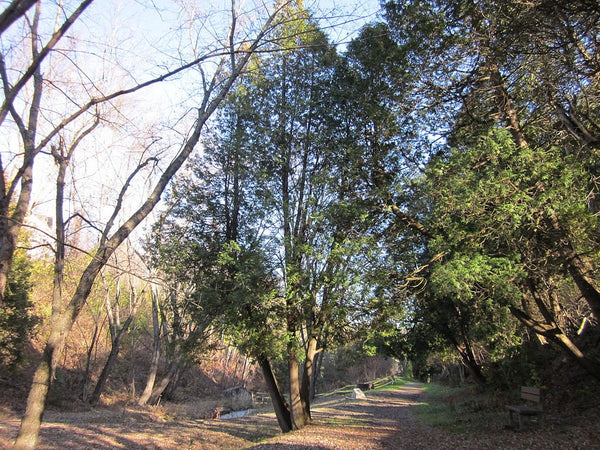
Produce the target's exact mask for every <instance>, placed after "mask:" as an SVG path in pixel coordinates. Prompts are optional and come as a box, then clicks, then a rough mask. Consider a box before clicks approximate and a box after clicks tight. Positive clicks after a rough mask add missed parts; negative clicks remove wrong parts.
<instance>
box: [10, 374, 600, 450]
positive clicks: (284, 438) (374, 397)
mask: <svg viewBox="0 0 600 450" xmlns="http://www.w3.org/2000/svg"><path fill="white" fill-rule="evenodd" d="M366 396H367V398H366V399H363V400H360V399H353V398H348V397H347V396H340V395H330V396H326V397H322V398H320V399H318V400H317V401H316V402H315V404H314V405H313V409H312V411H313V419H314V420H313V423H312V424H311V425H309V426H307V427H305V428H304V429H302V430H300V431H297V432H293V433H287V434H282V433H280V432H279V428H278V426H277V421H276V419H275V416H274V414H273V413H272V412H268V411H259V412H258V413H257V414H254V415H252V416H246V417H242V418H238V419H212V420H195V419H192V418H190V417H183V416H179V415H177V414H171V415H169V414H157V412H156V411H152V410H147V409H146V410H142V409H139V408H133V407H131V408H128V407H115V406H113V407H110V408H109V407H97V408H94V409H90V410H88V411H78V412H59V411H53V410H49V411H47V413H46V415H45V416H44V424H43V425H42V430H41V438H40V445H39V447H38V448H39V449H40V450H43V449H61V450H68V449H178V450H184V449H208V450H211V449H248V448H252V449H259V450H264V449H287V450H309V449H316V450H326V449H343V450H353V449H360V450H368V449H483V448H485V449H490V448H491V449H508V448H510V449H542V448H543V449H554V448H556V449H600V439H599V437H600V435H599V431H598V422H597V416H595V417H587V418H586V417H578V418H574V417H572V416H571V417H566V418H565V417H556V416H551V417H547V418H546V420H545V421H544V424H543V425H541V426H532V427H530V428H528V429H526V430H524V431H519V432H516V431H512V430H508V429H506V428H505V422H506V418H505V416H504V415H503V414H501V413H500V412H498V413H497V415H496V417H497V418H498V420H483V421H482V422H481V423H480V424H478V425H477V430H476V431H475V432H473V431H472V430H471V431H469V429H468V428H467V431H465V428H464V427H463V426H461V425H460V423H461V419H464V418H461V417H460V414H457V416H459V417H456V424H457V425H456V426H445V427H441V428H440V427H432V426H430V425H427V424H426V423H425V422H423V421H422V420H420V419H419V418H418V417H419V416H418V415H417V414H415V412H417V410H418V408H419V407H420V406H422V405H424V404H425V402H427V400H428V399H427V398H426V394H425V393H424V390H423V386H422V385H420V384H418V383H407V384H405V385H403V386H394V387H392V388H388V389H383V390H376V391H367V392H366ZM502 419H504V420H502ZM463 421H464V420H463ZM18 425H19V420H18V418H17V417H16V416H15V415H14V414H12V413H8V412H6V411H4V412H2V411H0V448H10V445H11V442H12V440H13V439H14V437H15V436H16V433H17V430H18Z"/></svg>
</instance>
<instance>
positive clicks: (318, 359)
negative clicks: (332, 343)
mask: <svg viewBox="0 0 600 450" xmlns="http://www.w3.org/2000/svg"><path fill="white" fill-rule="evenodd" d="M321 350H323V348H321ZM323 355H324V352H323V351H320V352H318V353H317V354H316V355H315V361H314V363H313V366H314V369H313V372H312V377H311V378H312V380H311V382H310V400H311V402H312V400H313V399H314V398H315V395H316V393H317V380H318V378H319V373H320V372H321V364H323Z"/></svg>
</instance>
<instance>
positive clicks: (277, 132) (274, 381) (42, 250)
mask: <svg viewBox="0 0 600 450" xmlns="http://www.w3.org/2000/svg"><path fill="white" fill-rule="evenodd" d="M13 3H14V4H18V3H26V2H11V4H13ZM42 3H43V2H42ZM86 3H88V4H89V3H91V2H82V3H81V5H80V6H85V7H87V5H85V4H86ZM36 8H37V9H36ZM34 10H35V12H34ZM7 11H8V8H7ZM273 11H274V12H272V14H271V15H270V16H269V17H268V19H267V21H266V22H265V24H266V25H265V27H263V28H262V29H261V30H260V31H258V32H257V34H255V35H254V37H253V38H252V39H250V38H245V39H241V40H236V39H237V35H236V34H235V33H234V30H236V31H237V29H236V28H235V24H236V20H233V19H232V20H231V26H230V28H228V33H225V34H224V37H223V39H222V40H221V41H219V42H220V43H222V42H225V44H224V47H223V48H224V49H225V50H222V51H221V50H219V49H214V48H213V49H211V50H210V51H211V52H212V53H210V55H211V58H212V57H214V58H221V59H220V60H219V61H220V63H219V64H215V67H217V68H216V69H214V68H213V69H212V70H214V71H215V72H212V75H210V73H209V72H207V69H203V68H198V67H200V65H201V62H203V61H205V60H208V59H209V58H208V56H206V55H201V56H198V53H197V49H195V52H194V53H193V54H194V58H195V59H194V58H192V59H191V61H192V63H188V62H185V64H184V63H180V64H181V65H180V66H179V67H180V68H178V69H173V70H171V72H169V74H173V75H177V76H178V77H179V78H178V83H179V85H183V86H184V87H183V91H182V92H183V93H182V92H178V93H177V94H175V93H174V92H175V91H174V90H171V89H175V88H173V87H171V88H169V90H167V91H165V92H166V94H165V93H163V96H162V97H161V98H162V99H163V100H162V101H163V102H164V105H163V104H161V105H159V106H163V108H164V111H163V113H164V114H163V115H161V114H160V113H161V112H160V111H156V112H152V113H148V114H147V116H146V117H145V118H144V120H149V119H150V116H151V118H152V120H156V122H155V123H154V124H153V125H152V126H150V125H148V123H147V122H136V120H137V119H136V117H137V116H136V114H135V111H136V108H137V109H138V110H139V105H140V104H142V105H144V108H148V105H151V104H152V102H150V103H143V101H142V100H141V99H136V100H135V102H134V105H128V104H127V100H119V101H114V100H113V99H114V98H119V99H120V98H121V95H124V98H125V99H127V98H128V97H127V96H126V95H125V91H126V89H125V88H124V87H122V86H119V84H118V83H119V82H122V81H123V80H126V81H131V80H137V78H136V77H135V76H134V75H135V74H134V73H130V74H129V75H130V76H129V75H128V76H124V77H123V78H122V79H118V80H113V81H114V82H116V83H117V85H116V86H117V87H118V89H115V90H114V92H115V93H119V94H118V96H116V95H115V96H111V95H107V94H106V92H107V91H106V90H105V88H104V87H102V88H100V87H99V86H100V84H99V83H100V81H96V82H94V81H93V79H92V78H91V75H90V76H89V77H88V76H87V75H86V77H87V78H85V77H83V76H81V74H82V73H83V70H84V69H83V68H81V67H78V69H77V70H79V71H80V72H78V74H79V75H78V76H77V77H75V76H72V75H69V79H68V80H66V79H65V78H64V77H65V76H66V74H67V73H68V70H67V68H69V67H70V66H69V65H70V64H73V65H76V58H75V56H77V55H78V52H79V51H81V52H82V53H83V52H84V50H85V46H84V44H83V43H81V44H80V42H83V40H82V41H77V40H76V39H71V40H70V42H71V46H70V47H69V48H64V49H63V48H59V47H57V48H54V49H53V50H52V54H54V53H55V54H56V56H53V59H47V60H45V62H44V64H46V65H47V66H46V65H44V66H41V65H40V63H39V62H38V63H37V65H36V63H35V61H36V58H38V59H39V55H40V54H43V50H44V49H45V47H44V48H42V49H41V48H37V44H35V43H36V42H37V40H36V39H38V38H39V40H40V41H42V40H43V39H42V37H43V33H42V32H41V31H39V30H38V28H37V27H38V26H40V25H39V24H38V20H39V19H40V17H41V18H43V17H44V16H43V15H40V14H41V13H40V8H39V6H38V7H34V8H33V9H31V10H30V11H29V12H27V13H25V14H26V15H25V16H24V17H27V18H28V20H23V21H22V22H23V23H22V24H21V25H19V26H20V28H19V30H18V32H17V31H15V28H10V30H13V33H12V34H8V33H7V32H5V31H3V33H4V34H3V36H2V47H3V59H2V65H1V67H0V75H2V82H3V85H4V96H5V101H4V104H3V106H2V111H1V112H2V114H3V115H2V116H0V118H1V119H2V127H3V133H4V135H6V136H9V135H10V133H16V134H15V136H16V137H14V138H12V137H10V138H9V137H7V138H6V139H5V140H6V142H9V143H10V144H11V145H14V143H15V142H16V143H18V145H19V146H20V147H18V148H20V150H19V149H16V150H11V152H12V153H9V152H6V156H5V151H4V150H3V153H2V158H3V159H2V163H3V171H4V178H3V180H4V181H3V183H2V189H3V191H2V195H3V204H2V208H3V219H2V220H3V224H2V227H3V233H4V234H5V236H3V238H2V239H3V243H2V255H0V256H2V258H4V259H2V263H3V266H2V267H5V268H6V267H9V268H10V272H9V273H7V274H6V277H5V286H2V289H3V292H4V295H3V298H2V300H1V306H2V309H1V311H0V341H1V346H0V358H1V364H2V378H1V382H2V383H3V385H4V386H6V387H7V389H5V390H4V392H11V404H12V406H13V407H16V408H22V407H23V408H24V405H25V397H26V392H27V391H28V389H29V386H24V385H23V382H22V380H23V379H27V380H29V379H30V377H31V376H32V375H31V370H33V369H30V367H32V366H33V365H35V364H36V361H38V360H39V359H40V355H43V358H42V360H44V358H46V360H47V367H48V368H49V369H48V370H47V372H48V373H51V374H52V375H51V376H50V377H49V378H48V380H52V382H50V381H47V382H46V385H47V386H48V387H49V388H50V390H49V395H50V397H49V398H50V401H52V402H64V401H65V400H66V401H67V402H69V403H71V404H72V403H73V402H74V401H75V399H77V400H76V401H78V402H84V403H91V404H97V403H99V402H105V403H107V402H108V403H110V402H115V401H136V402H138V403H139V404H140V405H143V404H153V403H156V402H158V401H160V400H161V399H163V401H164V400H168V399H177V398H180V399H181V398H186V397H187V398H189V397H190V396H191V397H193V396H198V395H205V394H209V393H211V392H212V393H213V394H214V393H215V392H217V391H219V390H221V389H224V388H226V387H231V386H232V385H237V384H243V385H246V386H247V387H248V388H250V389H254V390H266V391H268V392H269V394H270V397H271V400H272V402H273V405H274V407H275V411H276V413H277V418H278V421H279V424H280V426H281V428H282V430H283V431H288V430H291V429H297V428H301V427H302V426H303V425H304V424H305V423H306V422H307V421H308V420H309V419H310V400H311V398H312V396H313V395H314V393H315V390H325V389H329V388H332V387H334V386H336V385H341V384H345V383H354V382H357V381H367V380H369V379H372V378H375V377H377V376H381V375H383V374H390V373H394V374H396V373H400V372H401V373H403V374H408V375H410V376H414V377H416V378H418V379H421V380H432V379H435V380H441V381H446V382H449V383H475V384H477V385H479V386H482V387H484V388H485V389H490V390H494V389H496V390H507V389H512V388H514V387H515V386H519V385H523V384H531V385H537V386H548V385H557V386H562V387H561V388H560V389H558V390H556V391H555V392H557V393H556V394H555V395H556V399H555V400H556V401H562V400H564V399H565V398H567V397H569V396H570V397H574V396H575V397H576V396H577V395H574V393H576V392H583V391H585V389H589V388H590V387H593V386H597V385H598V381H599V380H600V353H599V348H600V346H599V345H598V344H599V343H600V342H599V341H600V328H599V323H598V318H599V317H600V283H599V282H598V267H599V262H600V245H599V239H600V223H599V217H598V216H599V211H600V199H599V198H600V197H599V196H600V193H599V192H600V178H599V177H600V78H599V77H600V54H599V39H600V34H599V32H600V28H599V26H598V24H599V18H600V8H598V4H597V2H596V1H594V0H577V1H569V2H555V1H549V0H535V1H527V2H525V1H521V0H509V1H502V2H496V1H487V0H482V1H471V0H465V1H445V0H421V1H419V0H412V1H398V2H396V1H390V2H385V3H384V4H383V5H382V15H381V17H380V18H379V19H378V20H373V21H372V22H371V23H369V24H367V25H365V26H364V27H363V28H362V29H361V30H360V32H359V33H358V34H357V35H356V37H354V38H353V39H352V40H351V41H350V42H345V43H340V42H336V43H334V42H331V40H330V37H328V34H327V33H326V31H327V30H326V29H324V28H323V27H322V23H323V22H322V20H321V19H322V18H321V17H319V16H317V15H316V14H315V13H314V12H313V10H311V9H310V8H306V7H305V6H304V4H303V2H301V1H293V2H277V3H276V4H275V5H274V9H273ZM73 14H75V13H73ZM59 16H60V15H59ZM61 17H62V16H61ZM194 17H195V18H196V19H198V17H197V16H193V15H192V18H194ZM207 17H212V16H207ZM232 17H234V19H235V16H232ZM192 22H193V21H192ZM192 22H190V23H192ZM17 23H19V24H20V23H21V22H17ZM65 23H66V22H65ZM9 26H10V24H9ZM32 36H33V37H32ZM32 42H33V44H32ZM342 44H343V45H342ZM28 45H29V46H31V47H32V48H29V49H28V50H27V46H28ZM78 45H81V46H82V47H81V50H80V48H79V47H78ZM234 47H235V48H234ZM27 52H29V53H27ZM26 54H30V55H29V57H30V58H31V59H30V60H27V59H26V58H25V56H24V55H26ZM222 55H225V56H224V57H223V56H222ZM117 56H118V55H117ZM181 57H182V58H183V56H181ZM61 58H64V59H62V60H61ZM24 60H25V63H23V61H24ZM27 61H30V62H31V61H33V63H31V65H30V66H28V65H27V64H28V63H27ZM116 61H118V57H117V58H116ZM23 64H24V65H23ZM27 67H29V68H30V72H31V73H29V72H27V70H28V69H27ZM41 67H43V68H44V69H46V70H41ZM158 67H161V66H158V65H157V66H155V68H158ZM189 68H192V69H193V70H196V72H194V75H193V76H192V75H189V74H188V72H185V70H187V69H189ZM184 69H185V70H184ZM28 73H29V75H28ZM152 73H156V70H154V71H153V72H152ZM180 73H183V74H188V75H179V74H180ZM169 76H171V75H169ZM211 76H212V78H211ZM194 77H195V78H194ZM84 78H85V79H84ZM163 78H167V77H163ZM21 80H23V81H22V86H27V89H24V90H23V91H21V90H20V89H21V88H19V89H16V88H17V87H18V86H19V83H21ZM153 80H154V81H153V82H152V83H149V84H153V83H154V82H157V83H158V82H159V81H162V79H161V76H157V78H156V79H153ZM67 81H68V82H67ZM94 83H97V84H94ZM137 83H138V84H136V85H135V86H136V88H135V89H130V92H131V93H134V92H137V91H138V90H140V91H142V92H143V89H142V88H143V87H145V85H144V83H140V82H139V81H137ZM198 86H199V87H198ZM194 89H196V91H195V90H194ZM95 90H97V92H96V91H95ZM53 91H54V92H53ZM49 92H50V93H49ZM57 92H58V93H57ZM86 92H87V94H86ZM128 92H129V91H128ZM98 93H102V95H103V96H102V97H101V99H102V101H99V100H98V99H99V98H100V97H98V95H99V94H98ZM44 95H48V98H47V99H46V97H44ZM76 95H78V96H79V97H77V99H78V100H77V102H76V103H77V105H79V109H78V110H77V111H81V112H80V113H79V115H78V116H77V117H75V118H73V119H70V120H71V122H65V121H66V119H67V118H71V117H72V115H69V114H70V113H69V114H68V113H67V111H68V108H67V106H69V105H68V103H69V102H66V101H65V99H74V98H76ZM85 95H88V97H87V98H88V100H85V99H86V96H85ZM61 96H62V97H61ZM57 98H62V100H60V101H58V100H57ZM82 98H83V99H84V100H81V99H82ZM89 98H92V99H95V100H94V101H90V100H89ZM173 98H176V99H177V100H176V101H174V103H177V101H180V100H181V99H182V98H185V100H181V102H184V101H194V102H196V106H195V107H194V108H193V111H195V112H194V113H190V112H189V111H191V110H192V109H186V108H187V106H188V105H186V104H184V103H181V104H179V106H180V107H181V109H179V110H173V111H171V110H168V108H167V106H168V104H169V102H170V101H171V100H173ZM147 100H148V99H147V98H144V101H147ZM45 102H47V103H45ZM120 102H122V103H120ZM136 102H137V103H136ZM63 103H67V105H64V107H65V110H61V108H62V107H63ZM159 103H160V102H159ZM48 105H52V106H48ZM81 105H83V106H81ZM90 105H92V106H94V105H100V107H97V106H94V107H92V106H90ZM182 111H186V112H185V113H182V114H183V115H180V116H177V113H181V112H182ZM186 114H187V115H186ZM173 117H177V119H176V120H173ZM155 118H156V119H155ZM45 133H47V134H45ZM117 134H118V135H119V137H118V138H116V139H115V138H114V136H115V135H117ZM107 136H112V138H113V139H114V140H113V143H112V144H111V146H110V149H111V150H110V151H109V153H108V156H107V155H104V156H102V155H103V154H102V153H101V151H102V150H103V149H102V141H103V139H104V140H105V141H106V139H107ZM94 137H95V140H94V139H93V138H94ZM92 141H93V142H92ZM86 145H87V146H88V147H87V149H86V148H84V147H86ZM11 148H13V147H11ZM120 148H128V149H129V150H130V151H131V154H128V156H129V158H130V159H127V160H125V159H123V161H127V162H121V161H117V160H115V159H114V158H116V155H119V153H118V151H119V149H120ZM178 149H179V150H178ZM194 149H196V151H193V150H194ZM76 150H77V151H76ZM126 153H127V152H125V151H123V154H126ZM90 155H93V156H90ZM99 155H100V156H99ZM110 155H112V158H113V159H112V160H111V156H110ZM173 155H175V156H173ZM42 158H46V159H47V161H46V162H51V163H52V164H53V165H54V169H53V170H52V172H51V174H52V177H54V180H53V183H54V184H53V185H51V186H53V187H52V188H51V189H50V190H51V191H52V194H55V198H54V203H55V205H56V206H55V208H54V212H53V213H52V214H50V215H48V216H44V218H43V219H44V220H45V223H41V222H40V216H39V215H37V216H36V215H35V214H33V213H32V209H33V208H31V206H30V201H31V198H32V197H31V193H28V191H27V190H28V189H30V187H29V185H30V184H31V182H32V181H31V180H32V179H33V175H32V174H33V173H34V172H33V160H34V159H36V160H37V159H42ZM119 158H124V157H123V156H121V155H120V156H119ZM171 158H173V161H175V162H176V167H175V166H173V163H166V162H165V161H170V160H171ZM110 161H112V162H111V163H110V164H108V162H110ZM36 164H37V163H36ZM109 165H110V166H111V167H113V170H114V171H115V172H114V173H117V174H119V175H118V176H117V175H114V174H113V175H114V176H115V178H114V183H113V186H112V189H113V190H112V191H110V190H108V188H107V186H108V187H110V186H111V183H112V182H111V181H108V182H107V183H106V180H107V179H109V178H110V177H111V173H112V172H111V173H109V172H108V171H107V169H106V168H107V167H108V166H109ZM92 173H100V174H101V176H102V177H104V179H105V184H102V189H100V190H97V189H96V188H97V187H98V185H96V184H94V183H95V182H89V181H88V179H91V176H92V175H91V174H92ZM142 178H143V180H142ZM140 180H141V181H140ZM155 180H158V181H155ZM154 182H156V183H158V184H157V186H159V187H160V189H158V190H157V189H154V190H152V188H148V186H153V184H152V183H154ZM121 185H122V186H123V187H122V188H121ZM54 186H55V187H56V190H55V191H54ZM163 193H164V195H162V201H160V202H159V198H161V194H163ZM104 198H106V199H108V201H107V203H106V204H101V203H102V201H103V199H104ZM139 199H142V200H141V201H140V200H139ZM139 205H141V206H140V209H139V210H136V208H137V207H138V206H139ZM126 206H129V207H131V208H132V210H133V211H135V212H134V213H133V214H132V216H131V218H130V219H127V217H128V216H127V215H124V213H123V211H124V210H125V208H126ZM155 206H156V207H155ZM112 208H114V210H113V209H112ZM150 211H152V214H150ZM26 216H27V217H26ZM147 216H148V218H147V219H146V222H143V223H144V224H145V228H144V227H143V226H142V227H138V228H137V229H136V227H137V225H139V224H140V223H142V221H143V220H144V218H146V217H147ZM15 224H16V225H18V227H16V228H15ZM23 224H27V225H26V226H25V225H23ZM118 224H122V225H118ZM48 225H51V226H48ZM113 227H114V228H115V230H113ZM133 230H136V232H135V233H133ZM111 233H112V234H111ZM17 235H18V240H17ZM11 236H12V237H11ZM11 239H12V240H11ZM69 324H70V325H69ZM48 336H50V338H48ZM40 367H41V366H38V369H37V372H36V374H38V375H39V374H40V373H41V372H40ZM23 374H26V375H27V376H26V377H25V376H24V375H23ZM38 375H36V376H38ZM36 379H37V378H36ZM50 384H51V386H50ZM565 386H567V387H565ZM579 388H581V390H578V389H579ZM13 393H14V395H13ZM29 395H30V400H29V403H28V408H30V406H31V405H33V403H34V400H32V394H31V393H30V394H29ZM178 396H179V397H178ZM6 400H7V399H5V401H6ZM31 407H32V408H33V406H31Z"/></svg>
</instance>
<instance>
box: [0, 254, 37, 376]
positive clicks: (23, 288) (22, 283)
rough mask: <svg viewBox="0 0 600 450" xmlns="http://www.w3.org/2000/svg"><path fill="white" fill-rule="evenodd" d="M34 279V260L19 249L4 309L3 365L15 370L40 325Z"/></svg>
mask: <svg viewBox="0 0 600 450" xmlns="http://www.w3.org/2000/svg"><path fill="white" fill-rule="evenodd" d="M30 276H31V261H30V259H29V257H28V255H27V253H26V252H25V250H22V249H17V251H16V252H15V254H14V257H13V264H12V267H11V272H10V274H9V283H8V285H7V290H6V293H5V296H4V303H3V304H2V308H1V309H0V365H1V366H5V367H9V368H15V367H16V366H17V365H19V364H20V363H21V362H22V358H23V349H24V346H25V345H26V343H27V340H28V338H29V337H30V336H31V333H32V331H33V327H34V325H35V324H36V323H37V319H36V317H34V316H33V315H32V313H31V307H32V304H31V301H30V299H29V292H30V290H31V282H30Z"/></svg>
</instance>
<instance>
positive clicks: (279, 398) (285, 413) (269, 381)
mask: <svg viewBox="0 0 600 450" xmlns="http://www.w3.org/2000/svg"><path fill="white" fill-rule="evenodd" d="M257 362H258V365H259V366H260V369H261V371H262V374H263V377H264V378H265V383H266V385H267V390H268V391H269V396H270V397H271V402H272V403H273V408H274V409H275V416H276V417H277V422H278V423H279V428H281V431H283V432H284V433H287V432H289V431H292V416H291V413H290V407H289V406H288V404H287V403H286V401H285V398H284V397H283V395H282V394H281V390H280V389H279V383H277V378H276V377H275V374H274V373H273V369H272V367H271V363H270V362H269V360H268V359H267V358H266V357H265V356H260V357H258V358H257Z"/></svg>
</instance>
